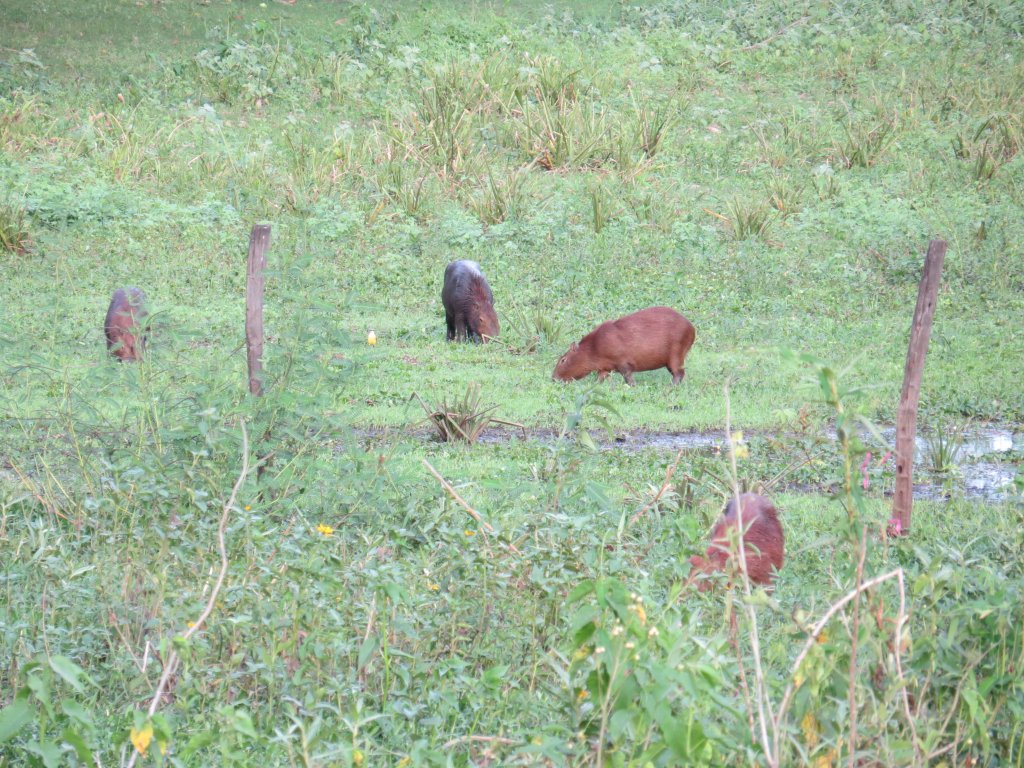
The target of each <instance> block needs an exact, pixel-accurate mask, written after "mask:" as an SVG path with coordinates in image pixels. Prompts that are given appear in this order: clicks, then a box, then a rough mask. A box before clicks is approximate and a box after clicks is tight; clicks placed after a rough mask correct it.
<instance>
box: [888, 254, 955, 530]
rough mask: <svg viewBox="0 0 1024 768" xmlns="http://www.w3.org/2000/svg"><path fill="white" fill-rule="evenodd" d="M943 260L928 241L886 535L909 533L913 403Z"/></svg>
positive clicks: (912, 329)
mask: <svg viewBox="0 0 1024 768" xmlns="http://www.w3.org/2000/svg"><path fill="white" fill-rule="evenodd" d="M945 258H946V241H945V240H932V241H931V242H930V243H929V244H928V255H927V256H925V259H924V270H923V271H922V272H921V284H920V285H919V286H918V289H917V307H915V308H914V321H913V323H912V324H911V326H910V346H909V348H908V349H907V365H906V367H905V368H904V369H903V392H902V393H901V394H900V407H899V411H898V412H897V414H896V494H895V496H894V497H893V501H892V520H891V521H890V524H889V531H890V533H896V534H901V535H906V534H908V533H909V532H910V511H911V508H912V507H913V505H914V436H915V434H916V432H917V403H918V400H919V399H920V397H921V376H922V374H923V373H924V358H925V355H927V354H928V340H929V338H931V334H932V317H933V316H934V315H935V302H936V300H937V298H938V294H939V283H940V282H941V281H942V262H943V260H944V259H945Z"/></svg>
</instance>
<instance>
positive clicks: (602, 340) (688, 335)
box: [552, 307, 697, 386]
mask: <svg viewBox="0 0 1024 768" xmlns="http://www.w3.org/2000/svg"><path fill="white" fill-rule="evenodd" d="M696 337H697V332H696V331H695V330H694V328H693V323H691V322H690V321H689V320H687V319H686V318H685V317H683V316H682V315H681V314H679V313H678V312H676V311H675V310H674V309H671V308H670V307H648V308H647V309H641V310H640V311H639V312H634V313H633V314H632V315H626V316H625V317H620V318H619V319H618V320H609V321H608V322H606V323H601V324H600V325H599V326H597V328H595V329H594V330H592V331H591V332H590V333H588V334H587V335H586V336H584V337H583V338H582V339H581V340H580V343H579V344H575V343H574V344H572V345H571V346H570V347H569V351H568V352H566V353H565V354H564V355H562V357H561V359H560V360H559V361H558V363H557V365H555V372H554V374H553V375H552V378H554V379H555V380H556V381H570V380H573V379H582V378H583V377H584V376H586V375H588V374H590V373H592V372H593V371H597V378H598V379H599V380H600V381H604V380H605V379H606V378H607V377H608V374H609V373H611V372H612V371H618V372H619V373H621V374H622V378H624V379H625V380H626V383H627V384H629V385H630V386H632V385H633V373H634V372H636V371H653V370H656V369H658V368H668V369H669V371H671V373H672V383H673V384H678V383H679V382H680V381H682V380H683V376H685V375H686V371H685V370H684V368H683V361H684V360H685V359H686V353H687V352H689V351H690V347H692V346H693V340H694V339H695V338H696Z"/></svg>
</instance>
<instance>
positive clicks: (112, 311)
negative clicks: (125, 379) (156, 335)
mask: <svg viewBox="0 0 1024 768" xmlns="http://www.w3.org/2000/svg"><path fill="white" fill-rule="evenodd" d="M148 317H149V313H148V312H147V310H146V294H145V293H143V292H142V289H140V288H135V287H129V288H118V289H117V290H116V291H114V296H113V297H112V298H111V300H110V307H109V308H108V309H107V318H106V320H105V322H104V323H103V330H104V333H105V334H106V336H107V351H108V352H110V354H111V355H113V356H114V357H116V358H117V359H118V360H121V361H123V362H133V361H136V360H141V359H142V354H143V352H144V351H145V347H146V335H145V334H146V332H147V331H148V327H147V323H146V320H147V318H148Z"/></svg>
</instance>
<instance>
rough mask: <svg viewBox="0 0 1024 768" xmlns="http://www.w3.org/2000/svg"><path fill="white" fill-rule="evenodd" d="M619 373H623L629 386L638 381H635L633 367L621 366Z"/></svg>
mask: <svg viewBox="0 0 1024 768" xmlns="http://www.w3.org/2000/svg"><path fill="white" fill-rule="evenodd" d="M619 373H621V374H622V378H624V379H625V380H626V383H627V384H628V385H629V386H631V387H632V386H633V385H634V384H635V383H636V382H635V381H633V369H632V368H620V369H619Z"/></svg>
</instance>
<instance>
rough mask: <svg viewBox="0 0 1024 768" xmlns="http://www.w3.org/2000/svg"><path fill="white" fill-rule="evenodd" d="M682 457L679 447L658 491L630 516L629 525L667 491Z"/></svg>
mask: <svg viewBox="0 0 1024 768" xmlns="http://www.w3.org/2000/svg"><path fill="white" fill-rule="evenodd" d="M682 457H683V451H682V449H680V450H679V452H678V453H677V454H676V460H675V461H673V462H672V466H671V467H669V468H668V471H667V472H665V481H664V482H663V483H662V484H661V488H659V489H658V492H657V493H656V494H654V498H653V499H651V500H650V501H648V502H647V503H646V504H644V505H643V506H642V507H641V508H640V510H639V511H638V512H637V513H636V514H635V515H633V517H631V518H630V519H629V524H630V525H633V523H635V522H636V521H637V520H639V519H640V518H641V517H643V514H644V513H645V512H646V511H647V510H648V509H650V508H651V507H653V506H654V505H655V504H657V503H658V500H659V499H660V498H661V497H662V494H664V493H665V491H667V490H668V489H669V487H670V486H671V485H672V475H674V474H675V472H676V467H678V466H679V460H680V459H681V458H682Z"/></svg>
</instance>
